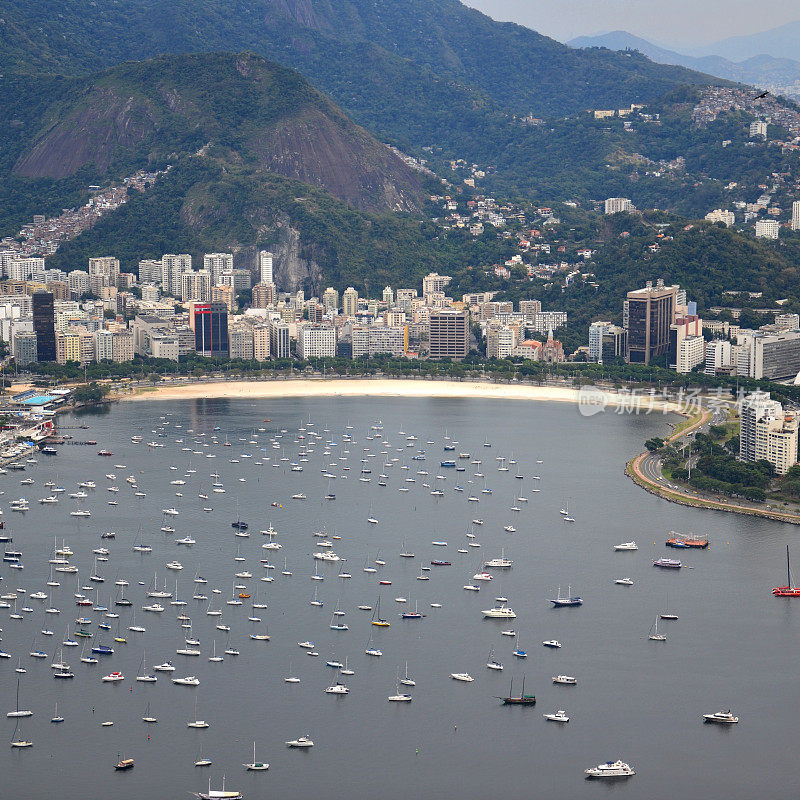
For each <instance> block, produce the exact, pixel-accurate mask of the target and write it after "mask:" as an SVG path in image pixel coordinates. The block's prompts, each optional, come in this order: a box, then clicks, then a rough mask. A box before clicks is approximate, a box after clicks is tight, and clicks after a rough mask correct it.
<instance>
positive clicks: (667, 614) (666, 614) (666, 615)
mask: <svg viewBox="0 0 800 800" xmlns="http://www.w3.org/2000/svg"><path fill="white" fill-rule="evenodd" d="M666 607H667V608H669V594H667V604H666ZM659 616H660V617H661V619H670V620H675V619H678V615H677V614H672V613H670V612H669V611H665V612H664V613H663V614H659Z"/></svg>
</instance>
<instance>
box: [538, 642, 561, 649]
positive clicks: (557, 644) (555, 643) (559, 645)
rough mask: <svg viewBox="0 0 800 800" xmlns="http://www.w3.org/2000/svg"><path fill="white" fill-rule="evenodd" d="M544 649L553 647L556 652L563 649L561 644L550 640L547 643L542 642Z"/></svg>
mask: <svg viewBox="0 0 800 800" xmlns="http://www.w3.org/2000/svg"><path fill="white" fill-rule="evenodd" d="M542 645H543V646H544V647H551V648H553V649H554V650H558V648H559V647H561V642H559V641H556V640H555V639H548V640H547V641H546V642H542Z"/></svg>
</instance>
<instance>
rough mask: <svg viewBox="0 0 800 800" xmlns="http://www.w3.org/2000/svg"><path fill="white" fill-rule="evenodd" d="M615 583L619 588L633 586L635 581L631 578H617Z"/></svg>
mask: <svg viewBox="0 0 800 800" xmlns="http://www.w3.org/2000/svg"><path fill="white" fill-rule="evenodd" d="M614 583H616V584H617V585H619V586H633V581H632V580H631V579H630V578H616V579H615V580H614Z"/></svg>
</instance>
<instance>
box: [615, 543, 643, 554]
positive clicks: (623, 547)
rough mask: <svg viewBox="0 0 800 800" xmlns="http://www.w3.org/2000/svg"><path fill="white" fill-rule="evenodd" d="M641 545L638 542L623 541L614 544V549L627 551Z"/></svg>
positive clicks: (636, 548)
mask: <svg viewBox="0 0 800 800" xmlns="http://www.w3.org/2000/svg"><path fill="white" fill-rule="evenodd" d="M638 549H639V545H637V544H636V542H622V543H620V544H615V545H614V550H616V551H618V552H619V551H625V550H638Z"/></svg>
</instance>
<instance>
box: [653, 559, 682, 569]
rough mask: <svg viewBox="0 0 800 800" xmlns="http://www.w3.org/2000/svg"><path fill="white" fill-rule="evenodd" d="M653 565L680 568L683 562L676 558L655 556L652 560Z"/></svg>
mask: <svg viewBox="0 0 800 800" xmlns="http://www.w3.org/2000/svg"><path fill="white" fill-rule="evenodd" d="M653 566H654V567H661V569H680V568H681V567H682V566H683V564H681V562H680V561H678V559H677V558H657V559H656V560H655V561H654V562H653Z"/></svg>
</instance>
